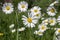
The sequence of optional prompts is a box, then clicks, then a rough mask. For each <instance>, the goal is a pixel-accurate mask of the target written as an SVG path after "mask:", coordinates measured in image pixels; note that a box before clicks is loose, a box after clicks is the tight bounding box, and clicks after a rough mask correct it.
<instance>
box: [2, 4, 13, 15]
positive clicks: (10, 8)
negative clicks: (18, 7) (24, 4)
mask: <svg viewBox="0 0 60 40" xmlns="http://www.w3.org/2000/svg"><path fill="white" fill-rule="evenodd" d="M13 9H14V8H13V5H12V4H11V3H4V4H3V7H2V11H3V12H5V13H6V14H11V13H12V12H13Z"/></svg>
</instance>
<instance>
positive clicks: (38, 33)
mask: <svg viewBox="0 0 60 40" xmlns="http://www.w3.org/2000/svg"><path fill="white" fill-rule="evenodd" d="M34 34H36V35H39V36H42V35H43V32H41V31H39V30H38V31H35V32H34Z"/></svg>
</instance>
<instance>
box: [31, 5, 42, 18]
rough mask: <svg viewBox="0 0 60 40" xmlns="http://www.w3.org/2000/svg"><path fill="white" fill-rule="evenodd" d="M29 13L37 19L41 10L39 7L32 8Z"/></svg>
mask: <svg viewBox="0 0 60 40" xmlns="http://www.w3.org/2000/svg"><path fill="white" fill-rule="evenodd" d="M30 11H31V13H32V15H35V16H36V17H38V18H40V17H41V8H40V7H39V6H34V7H32V8H31V10H30Z"/></svg>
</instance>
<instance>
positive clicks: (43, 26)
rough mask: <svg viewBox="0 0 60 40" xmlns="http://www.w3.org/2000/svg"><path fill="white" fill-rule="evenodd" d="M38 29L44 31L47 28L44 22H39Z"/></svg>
mask: <svg viewBox="0 0 60 40" xmlns="http://www.w3.org/2000/svg"><path fill="white" fill-rule="evenodd" d="M38 29H39V30H40V31H41V32H44V31H46V30H47V29H48V28H47V26H46V25H45V24H40V25H39V26H38Z"/></svg>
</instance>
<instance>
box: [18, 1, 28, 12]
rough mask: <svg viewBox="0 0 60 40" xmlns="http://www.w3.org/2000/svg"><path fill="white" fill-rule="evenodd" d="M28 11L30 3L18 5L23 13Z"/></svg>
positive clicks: (22, 2) (23, 2)
mask: <svg viewBox="0 0 60 40" xmlns="http://www.w3.org/2000/svg"><path fill="white" fill-rule="evenodd" d="M27 9H28V3H27V2H25V1H21V2H20V3H18V10H19V11H21V12H25V11H27Z"/></svg>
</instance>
